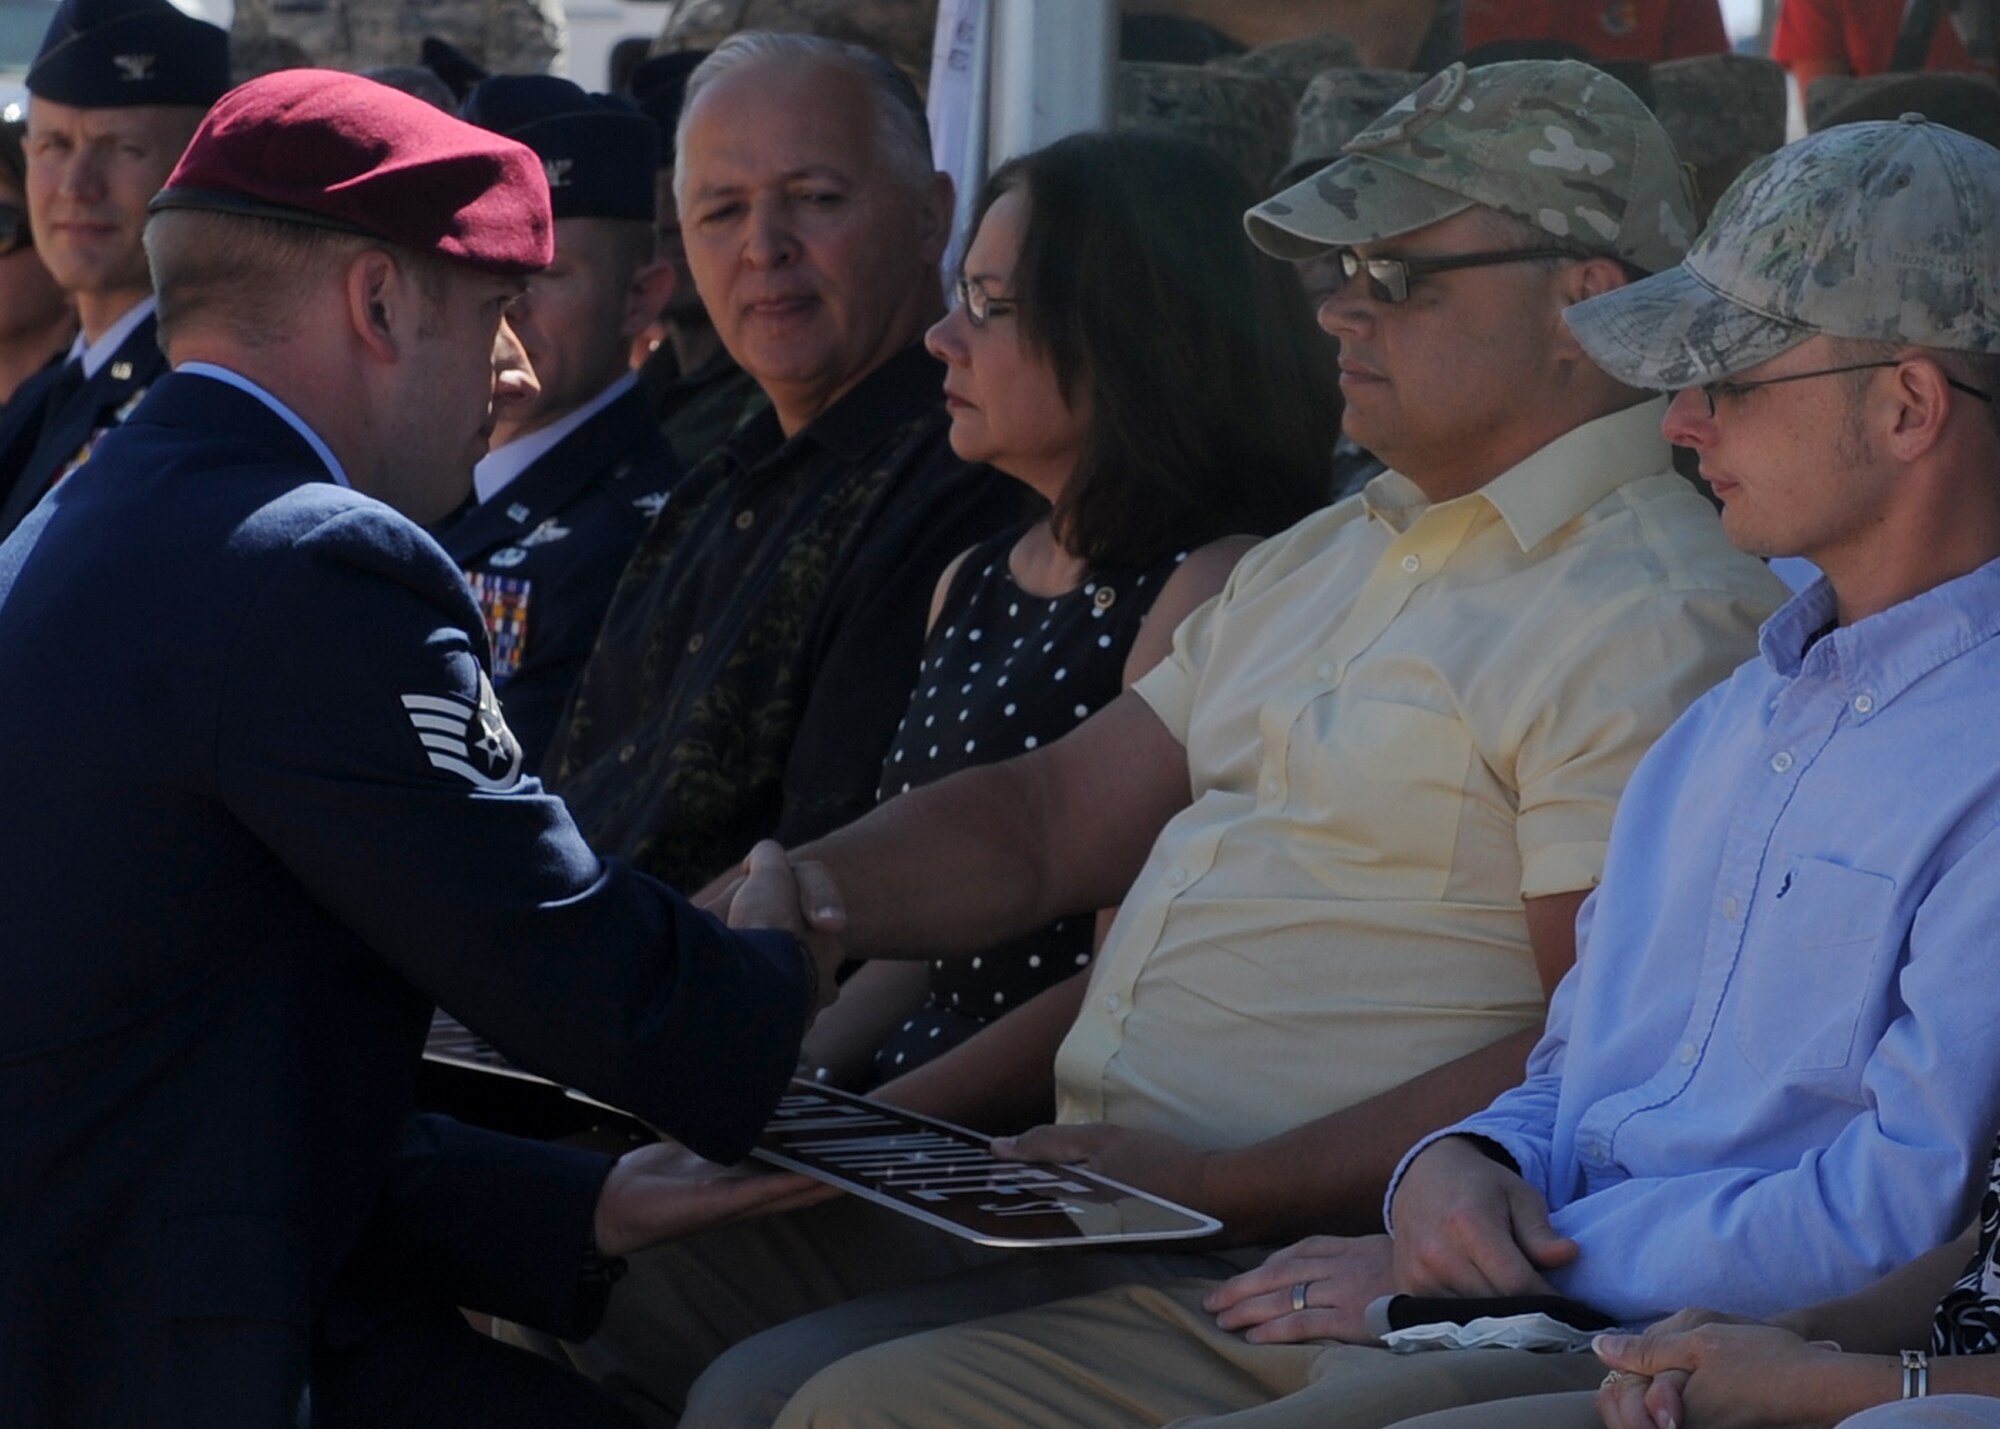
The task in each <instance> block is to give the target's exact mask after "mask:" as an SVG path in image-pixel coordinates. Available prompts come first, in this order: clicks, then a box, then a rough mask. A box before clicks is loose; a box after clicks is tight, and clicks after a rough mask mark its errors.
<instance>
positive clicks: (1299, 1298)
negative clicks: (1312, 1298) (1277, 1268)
mask: <svg viewBox="0 0 2000 1429" xmlns="http://www.w3.org/2000/svg"><path fill="white" fill-rule="evenodd" d="M1311 1284H1312V1282H1311V1281H1310V1280H1301V1281H1300V1282H1299V1283H1298V1284H1296V1285H1294V1286H1293V1287H1292V1312H1293V1313H1294V1314H1296V1313H1297V1312H1299V1311H1300V1310H1303V1309H1305V1308H1306V1289H1307V1287H1308V1286H1310V1285H1311Z"/></svg>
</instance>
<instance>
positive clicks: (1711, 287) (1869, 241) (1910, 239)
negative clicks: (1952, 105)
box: [1565, 114, 2000, 391]
mask: <svg viewBox="0 0 2000 1429" xmlns="http://www.w3.org/2000/svg"><path fill="white" fill-rule="evenodd" d="M1996 274H2000V150H1996V149H1994V148H1993V147H1992V146H1991V145H1989V144H1982V143H1980V142H1979V141H1978V140H1977V139H1973V138H1969V137H1967V136H1966V135H1963V134H1960V133H1958V132H1957V131H1956V130H1953V129H1947V128H1945V127H1944V126H1943V125H1941V124H1932V123H1930V122H1929V121H1928V120H1926V119H1924V118H1923V116H1922V115H1918V114H1906V115H1904V116H1903V118H1902V119H1901V120H1899V121H1896V122H1893V123H1874V124H1843V125H1840V126H1839V127H1837V128H1833V129H1828V130H1826V131H1825V132H1824V133H1820V134H1814V135H1811V136H1810V137H1808V138H1805V139H1801V140H1799V141H1798V142H1797V143H1795V144H1790V145H1787V146H1786V147H1785V148H1783V149H1780V150H1779V151H1778V152H1777V153H1775V154H1772V155H1770V156H1768V157H1767V158H1764V159H1760V160H1759V161H1758V162H1757V163H1756V164H1754V165H1752V166H1751V167H1750V168H1749V169H1748V170H1746V171H1745V172H1744V174H1743V177H1742V178H1740V179H1738V180H1737V181H1736V182H1735V183H1734V184H1732V185H1731V186H1730V188H1729V191H1728V192H1727V193H1725V194H1724V195H1723V196H1722V201H1721V202H1720V203H1719V204H1717V205H1716V209H1715V217H1714V219H1713V220H1712V221H1711V222H1710V224H1709V226H1708V229H1707V231H1706V232H1704V233H1703V234H1702V236H1701V239H1700V241H1699V242H1697V243H1696V244H1695V246H1694V250H1693V251H1692V252H1691V253H1689V254H1688V256H1687V259H1686V261H1685V262H1683V263H1682V264H1681V265H1680V266H1679V267H1678V268H1675V269H1673V270H1671V271H1669V272H1665V273H1660V274H1658V275H1656V276H1654V277H1651V278H1648V279H1646V280H1645V281H1644V282H1640V283H1635V284H1633V285H1632V286H1630V287H1627V288H1621V289H1619V290H1618V291H1617V292H1613V293H1606V294H1604V295H1603V296H1602V297H1598V298H1593V299H1591V300H1590V301H1589V302H1585V303H1579V304H1577V305H1576V306H1575V307H1573V308H1571V309H1570V310H1569V311H1568V313H1567V314H1566V315H1565V317H1566V320H1567V321H1568V323H1569V327H1570V331H1571V332H1573V333H1575V334H1576V338H1577V341H1578V342H1580V343H1582V344H1583V347H1584V350H1585V351H1586V352H1588V353H1589V354H1590V356H1591V358H1592V360H1593V361H1595V362H1596V363H1597V365H1598V366H1599V367H1602V368H1603V369H1604V370H1605V371H1606V372H1609V373H1610V374H1611V375H1612V376H1614V377H1616V378H1618V379H1619V380H1620V381H1621V382H1625V383H1628V384H1630V385H1631V386H1634V387H1644V388H1651V389H1654V390H1658V391H1670V390H1678V389H1680V388H1684V387H1697V386H1700V385H1702V384H1703V383H1707V382H1715V381H1718V380H1720V379H1722V378H1724V377H1728V376H1731V375H1732V374H1734V373H1738V372H1744V371H1747V370H1748V369H1750V368H1752V367H1755V366H1757V365H1758V364H1759V363H1763V362H1768V361H1769V360H1770V359H1771V358H1773V357H1776V356H1777V355H1778V354H1779V353H1781V352H1784V351H1787V350H1788V349H1790V348H1793V347H1796V346H1797V345H1798V344H1800V343H1802V342H1804V341H1805V340H1806V339H1807V338H1810V337H1813V336H1816V335H1818V334H1821V333H1824V334H1827V335H1828V336H1832V337H1844V338H1855V339H1860V340H1864V341H1883V342H1900V343H1911V344H1914V345H1917V346H1920V347H1938V348H1946V349H1950V350H1952V351H1957V352H2000V278H1996V276H1995V275H1996Z"/></svg>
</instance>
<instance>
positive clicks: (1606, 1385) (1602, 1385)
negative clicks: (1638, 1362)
mask: <svg viewBox="0 0 2000 1429" xmlns="http://www.w3.org/2000/svg"><path fill="white" fill-rule="evenodd" d="M1632 1378H1634V1376H1633V1375H1630V1374H1628V1373H1626V1372H1625V1371H1624V1370H1622V1369H1614V1370H1612V1371H1611V1373H1609V1374H1607V1375H1605V1376H1604V1378H1603V1379H1602V1380H1600V1381H1599V1382H1598V1385H1597V1387H1598V1388H1599V1389H1610V1388H1612V1387H1613V1386H1615V1385H1618V1384H1621V1383H1623V1382H1624V1381H1625V1380H1628V1379H1632Z"/></svg>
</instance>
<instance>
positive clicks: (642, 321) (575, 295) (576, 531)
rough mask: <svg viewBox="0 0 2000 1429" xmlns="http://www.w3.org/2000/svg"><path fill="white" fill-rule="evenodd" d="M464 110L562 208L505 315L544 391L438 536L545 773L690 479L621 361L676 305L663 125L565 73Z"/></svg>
mask: <svg viewBox="0 0 2000 1429" xmlns="http://www.w3.org/2000/svg"><path fill="white" fill-rule="evenodd" d="M464 117H465V118H466V119H467V120H468V121H469V122H471V123H474V124H477V125H479V126H480V127H481V128H485V129H491V130H493V131H494V132H495V133H498V134H505V135H507V136H508V137H509V138H511V139H517V140H519V141H520V142H521V143H523V144H526V145H527V146H528V147H529V148H531V149H533V150H534V151H535V154H536V156H537V157H538V158H540V159H541V161H542V170H543V172H544V173H545V174H546V175H547V177H548V181H549V203H550V206H551V208H552V209H553V211H554V213H555V239H556V256H555V261H554V262H552V263H550V264H549V266H548V267H547V268H545V269H543V270H542V271H541V272H539V273H535V274H532V275H530V276H529V278H528V286H527V290H526V291H525V292H523V293H522V294H521V295H520V296H519V297H517V298H515V299H514V302H513V304H512V306H511V308H510V309H509V322H510V323H511V325H512V327H513V330H514V332H515V334H516V335H517V336H518V338H519V339H520V343H521V347H522V349H523V350H524V351H525V352H526V354H527V358H528V363H529V365H530V366H531V367H532V368H533V369H534V373H535V379H536V382H537V383H538V384H539V391H538V392H533V394H532V395H529V396H528V397H527V398H526V399H525V400H524V401H522V402H520V403H518V404H510V405H507V406H503V407H500V408H499V409H498V410H497V411H496V418H497V425H496V426H495V428H494V432H493V450H492V452H491V453H489V454H488V455H487V456H486V457H485V458H484V459H483V460H481V461H480V463H479V465H478V466H476V467H474V468H473V472H472V484H473V492H474V495H475V497H476V499H477V504H475V505H473V506H471V507H469V508H467V509H466V510H465V511H464V512H462V513H461V514H459V515H458V516H456V517H454V518H453V519H452V520H451V521H450V522H449V523H447V524H446V525H445V526H444V527H443V528H442V529H441V530H440V531H439V532H438V540H439V542H440V543H441V544H442V545H443V546H444V548H445V550H447V551H448V552H450V553H451V555H452V556H453V557H454V558H455V559H456V560H457V561H458V563H459V564H460V565H461V566H463V567H465V572H466V579H467V580H468V581H469V582H470V583H471V585H472V589H473V594H474V595H475V596H477V597H478V600H479V604H480V610H481V613H482V614H483V615H484V616H485V618H486V630H487V634H488V636H489V637H490V638H491V640H492V642H493V666H492V668H493V687H494V688H495V689H496V690H498V691H499V692H500V703H501V706H502V708H504V709H505V710H506V712H507V724H508V727H509V728H511V729H512V730H513V731H514V735H515V737H516V738H517V739H519V740H520V741H521V749H522V752H523V754H524V756H525V758H526V760H527V767H528V769H529V771H530V772H537V771H539V770H540V768H541V761H542V751H543V750H544V749H546V748H547V747H548V743H549V740H550V739H552V738H554V736H555V729H556V722H557V720H558V719H560V718H561V715H562V708H563V701H564V700H565V699H566V698H567V697H568V695H569V690H570V686H571V685H573V684H575V683H576V677H577V676H578V675H579V674H580V673H582V671H583V664H584V661H586V660H588V659H589V658H590V648H591V646H592V645H593V644H594V643H595V642H596V639H597V627H598V626H599V625H601V624H603V622H604V609H605V607H606V606H608V605H609V604H610V603H611V592H612V591H613V590H614V589H615V588H616V587H617V585H618V577H619V575H620V574H621V573H622V572H623V571H624V569H625V560H626V558H627V557H628V556H630V555H631V554H632V548H633V547H634V546H636V545H637V544H638V543H639V537H640V536H641V535H642V534H644V532H645V530H646V527H647V525H648V524H649V523H650V522H651V521H652V519H653V517H654V515H655V514H657V513H658V511H659V509H660V508H661V507H662V506H663V505H665V504H666V500H667V492H668V491H669V489H670V488H672V486H673V485H674V483H675V482H676V481H678V480H679V479H680V475H681V464H680V462H679V460H678V459H677V458H676V457H675V456H674V453H673V450H672V448H670V447H669V446H668V445H667V441H666V438H665V437H664V436H663V435H661V433H660V428H659V424H658V423H657V422H656V421H655V420H654V418H653V413H652V407H651V404H650V403H649V402H648V401H647V399H646V395H645V393H644V392H642V391H641V390H640V389H639V379H638V377H637V376H636V375H635V374H634V373H633V372H632V371H631V369H630V367H629V365H628V360H627V354H629V353H630V351H631V348H632V340H633V339H634V338H635V337H636V336H637V335H638V334H639V333H640V332H642V331H644V329H645V326H646V324H647V322H648V321H649V320H650V319H651V317H652V315H653V314H654V313H655V312H657V311H658V310H659V307H660V304H661V303H662V302H664V301H665V294H664V293H660V292H657V291H655V287H654V284H653V280H654V279H655V278H659V277H664V278H665V279H666V280H667V281H668V282H671V281H672V271H671V270H670V269H666V268H662V267H657V266H655V264H654V263H653V253H654V247H655V243H656V241H657V240H656V239H655V236H654V231H653V172H654V169H655V168H656V167H657V165H658V161H659V144H660V140H659V131H658V129H657V128H656V127H655V125H654V124H653V121H652V120H650V119H648V118H647V117H646V116H645V115H643V114H641V113H640V112H639V111H638V110H636V109H634V108H632V107H631V106H629V105H627V104H624V103H623V102H621V101H618V100H614V99H610V98H608V97H606V96H602V95H589V94H586V93H584V91H583V90H582V89H580V88H578V87H577V86H576V85H574V84H572V83H570V82H569V81H568V80H566V79H558V78H556V77H555V76H553V75H495V76H493V77H491V78H489V79H487V80H485V81H483V82H482V83H481V84H480V85H479V87H478V88H477V89H475V90H474V91H473V92H472V94H471V95H470V96H469V97H468V98H467V100H466V104H465V109H464ZM531 391H532V389H531Z"/></svg>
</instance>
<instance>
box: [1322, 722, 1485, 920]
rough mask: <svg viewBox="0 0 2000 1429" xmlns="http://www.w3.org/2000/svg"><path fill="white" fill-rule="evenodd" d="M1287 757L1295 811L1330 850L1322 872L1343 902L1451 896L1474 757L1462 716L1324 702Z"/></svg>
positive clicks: (1323, 863) (1327, 850) (1468, 733)
mask: <svg viewBox="0 0 2000 1429" xmlns="http://www.w3.org/2000/svg"><path fill="white" fill-rule="evenodd" d="M1288 754H1289V758H1288V761H1287V766H1288V767H1287V774H1288V776H1289V782H1290V787H1291V791H1292V795H1293V802H1294V805H1295V809H1296V812H1297V813H1298V815H1299V816H1300V818H1301V819H1302V820H1303V821H1304V822H1305V823H1307V824H1308V825H1309V826H1310V827H1311V828H1312V829H1313V830H1314V831H1315V832H1316V833H1317V834H1318V836H1319V837H1320V838H1321V839H1323V840H1325V842H1326V849H1325V852H1326V855H1327V856H1326V857H1325V858H1323V859H1321V860H1317V861H1316V862H1317V865H1318V866H1317V868H1316V870H1315V871H1316V873H1318V874H1319V876H1321V877H1322V878H1323V880H1324V881H1325V882H1326V883H1327V885H1328V886H1329V888H1330V889H1331V891H1332V892H1333V893H1334V894H1335V895H1336V896H1339V897H1344V898H1360V899H1397V898H1416V899H1435V898H1440V897H1442V896H1443V895H1444V891H1445V887H1446V885H1447V883H1448V882H1449V881H1450V876H1451V867H1452V856H1453V851H1454V848H1455V847H1456V845H1457V842H1458V829H1459V820H1460V817H1461V815H1462V814H1463V812H1464V808H1465V786H1466V778H1467V771H1468V770H1469V768H1470V766H1471V764H1472V761H1473V758H1474V754H1473V747H1472V735H1471V732H1470V731H1468V730H1467V729H1466V727H1465V724H1464V722H1463V721H1462V720H1460V719H1459V718H1458V716H1457V715H1456V714H1451V713H1446V712H1444V711H1442V710H1436V709H1431V708H1428V707H1426V706H1423V705H1417V704H1405V703H1402V702H1399V701H1392V700H1383V699H1345V700H1339V699H1333V698H1321V699H1317V700H1315V701H1313V702H1312V704H1310V705H1308V706H1307V707H1306V709H1305V710H1304V712H1303V713H1302V714H1301V715H1300V716H1299V720H1298V723H1297V724H1296V725H1295V726H1294V728H1293V730H1292V738H1291V747H1290V749H1289V751H1288Z"/></svg>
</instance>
